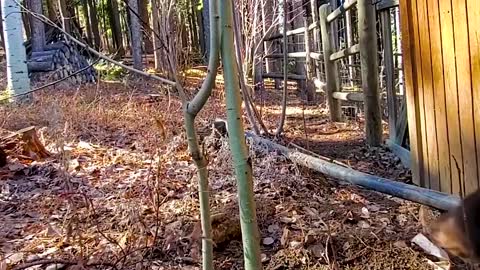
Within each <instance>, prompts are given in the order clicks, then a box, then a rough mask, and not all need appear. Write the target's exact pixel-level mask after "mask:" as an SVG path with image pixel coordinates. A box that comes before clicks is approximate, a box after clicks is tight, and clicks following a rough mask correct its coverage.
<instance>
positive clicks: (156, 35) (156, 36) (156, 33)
mask: <svg viewBox="0 0 480 270" xmlns="http://www.w3.org/2000/svg"><path fill="white" fill-rule="evenodd" d="M150 4H151V5H152V24H153V33H152V34H153V35H152V39H153V50H154V51H153V57H154V59H155V69H156V70H160V67H161V63H162V54H161V41H160V21H159V18H158V16H159V15H158V10H159V6H158V0H150Z"/></svg>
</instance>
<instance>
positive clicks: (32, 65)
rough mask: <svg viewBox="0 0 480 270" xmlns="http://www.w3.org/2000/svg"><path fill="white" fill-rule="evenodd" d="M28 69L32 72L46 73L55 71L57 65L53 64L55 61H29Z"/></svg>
mask: <svg viewBox="0 0 480 270" xmlns="http://www.w3.org/2000/svg"><path fill="white" fill-rule="evenodd" d="M27 68H28V70H29V71H30V72H39V71H40V72H46V71H52V70H55V65H54V64H53V61H45V62H38V61H28V62H27Z"/></svg>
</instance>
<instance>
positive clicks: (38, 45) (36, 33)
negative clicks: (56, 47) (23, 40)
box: [29, 0, 45, 52]
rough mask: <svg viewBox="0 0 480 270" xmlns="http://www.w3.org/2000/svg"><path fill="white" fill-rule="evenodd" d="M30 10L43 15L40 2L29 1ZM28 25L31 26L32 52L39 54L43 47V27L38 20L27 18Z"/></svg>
mask: <svg viewBox="0 0 480 270" xmlns="http://www.w3.org/2000/svg"><path fill="white" fill-rule="evenodd" d="M29 6H30V9H31V10H32V11H33V12H35V13H37V14H42V15H43V8H42V0H30V1H29ZM29 18H30V25H31V26H32V51H34V52H39V51H42V50H43V47H44V46H45V26H44V25H43V22H41V21H40V20H39V19H37V18H34V17H33V16H29Z"/></svg>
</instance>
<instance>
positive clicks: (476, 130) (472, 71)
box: [400, 0, 480, 196]
mask: <svg viewBox="0 0 480 270" xmlns="http://www.w3.org/2000/svg"><path fill="white" fill-rule="evenodd" d="M478 1H479V0H401V1H400V14H401V28H402V47H403V58H404V71H405V85H406V94H407V108H408V123H409V135H410V145H411V149H410V152H411V157H412V174H413V177H414V182H415V183H416V184H419V185H421V186H423V187H427V188H431V189H434V190H439V191H443V192H447V193H452V194H457V195H461V196H463V195H465V194H468V193H470V192H473V191H475V190H477V189H478V187H479V175H480V174H479V173H480V172H479V167H480V166H479V164H480V7H479V2H478ZM457 164H458V166H457Z"/></svg>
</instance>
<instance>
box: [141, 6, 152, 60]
mask: <svg viewBox="0 0 480 270" xmlns="http://www.w3.org/2000/svg"><path fill="white" fill-rule="evenodd" d="M138 11H139V15H140V19H141V21H142V22H141V25H143V27H142V28H143V44H144V45H143V46H144V48H145V53H153V43H152V39H151V38H152V35H151V33H152V31H151V28H150V16H149V14H148V0H138Z"/></svg>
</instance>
